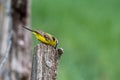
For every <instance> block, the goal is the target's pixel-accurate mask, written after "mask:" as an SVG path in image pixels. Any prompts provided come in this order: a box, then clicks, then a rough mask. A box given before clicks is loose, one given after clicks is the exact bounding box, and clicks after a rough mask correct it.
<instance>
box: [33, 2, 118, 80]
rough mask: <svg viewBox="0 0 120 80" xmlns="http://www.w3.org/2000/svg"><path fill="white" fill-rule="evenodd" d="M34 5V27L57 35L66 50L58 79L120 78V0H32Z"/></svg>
mask: <svg viewBox="0 0 120 80" xmlns="http://www.w3.org/2000/svg"><path fill="white" fill-rule="evenodd" d="M31 7H32V18H31V23H32V29H41V30H43V31H45V32H48V33H51V34H53V35H54V36H56V37H57V38H58V40H59V46H58V47H62V48H63V49H64V54H63V55H62V57H61V60H60V64H59V68H58V76H57V80H120V0H32V2H31ZM33 40H34V41H33V46H34V45H36V44H37V43H38V41H37V40H36V39H35V38H34V37H33Z"/></svg>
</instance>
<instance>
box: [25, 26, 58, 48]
mask: <svg viewBox="0 0 120 80" xmlns="http://www.w3.org/2000/svg"><path fill="white" fill-rule="evenodd" d="M23 28H25V29H27V30H29V31H31V32H32V34H34V35H35V37H36V38H37V39H38V40H39V41H41V42H42V43H44V44H47V45H50V46H53V47H54V48H55V49H56V47H57V45H58V40H57V38H55V37H54V36H52V35H51V34H48V33H46V32H43V31H40V30H39V31H37V30H32V29H29V28H27V27H25V26H23Z"/></svg>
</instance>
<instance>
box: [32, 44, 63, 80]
mask: <svg viewBox="0 0 120 80" xmlns="http://www.w3.org/2000/svg"><path fill="white" fill-rule="evenodd" d="M62 53H63V51H62V49H54V48H53V47H51V46H49V45H45V44H43V43H41V44H38V45H37V46H36V47H35V53H34V55H33V61H32V73H31V80H56V76H57V66H58V61H59V59H60V56H61V54H62Z"/></svg>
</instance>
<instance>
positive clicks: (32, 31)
mask: <svg viewBox="0 0 120 80" xmlns="http://www.w3.org/2000/svg"><path fill="white" fill-rule="evenodd" d="M22 27H23V28H25V29H27V30H29V31H31V32H35V31H34V30H32V29H29V28H27V27H25V26H22Z"/></svg>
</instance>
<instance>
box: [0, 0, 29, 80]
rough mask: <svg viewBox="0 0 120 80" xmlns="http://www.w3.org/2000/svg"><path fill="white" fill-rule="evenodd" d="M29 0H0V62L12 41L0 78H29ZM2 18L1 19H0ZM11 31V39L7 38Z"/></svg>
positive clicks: (25, 79) (11, 79)
mask: <svg viewBox="0 0 120 80" xmlns="http://www.w3.org/2000/svg"><path fill="white" fill-rule="evenodd" d="M29 16H30V0H0V62H1V58H2V57H4V56H5V54H6V50H7V48H8V44H7V43H8V40H9V41H11V42H12V46H11V47H10V51H9V55H8V58H7V59H6V62H5V64H4V65H3V66H2V69H0V80H29V79H30V75H31V74H30V73H31V39H30V34H29V32H27V31H26V30H24V29H23V28H22V26H23V25H26V26H30V17H29ZM1 19H2V20H1ZM11 31H12V32H13V34H12V39H11V38H9V34H10V32H11Z"/></svg>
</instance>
